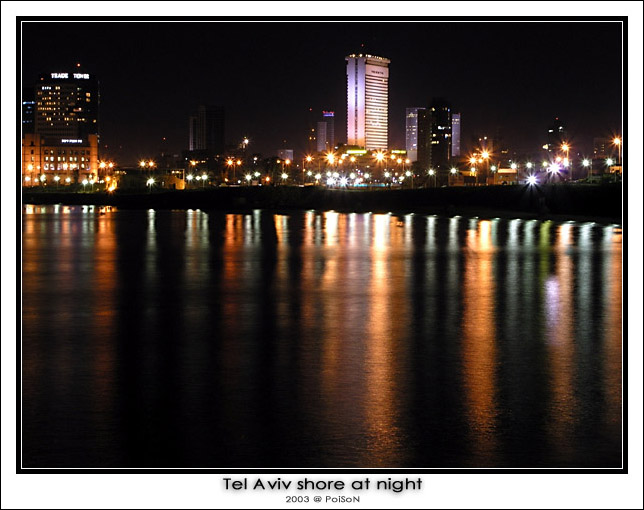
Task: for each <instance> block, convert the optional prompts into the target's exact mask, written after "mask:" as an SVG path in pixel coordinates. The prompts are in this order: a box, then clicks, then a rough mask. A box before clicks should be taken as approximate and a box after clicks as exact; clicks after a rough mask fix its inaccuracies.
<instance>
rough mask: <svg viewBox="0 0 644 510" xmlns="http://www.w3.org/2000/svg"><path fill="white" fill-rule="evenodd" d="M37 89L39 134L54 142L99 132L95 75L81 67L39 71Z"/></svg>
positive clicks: (79, 138)
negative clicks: (53, 71) (67, 69)
mask: <svg viewBox="0 0 644 510" xmlns="http://www.w3.org/2000/svg"><path fill="white" fill-rule="evenodd" d="M35 89H36V95H35V100H36V104H35V107H36V108H35V119H34V120H35V130H34V131H35V132H36V134H39V135H42V136H43V137H46V138H47V139H48V142H50V143H54V144H57V143H61V140H86V139H87V136H88V135H98V83H97V81H96V79H95V78H94V76H92V75H90V74H88V73H84V72H80V71H79V72H71V73H70V72H66V73H62V72H57V73H46V74H42V75H40V77H39V79H38V82H37V83H36V87H35ZM65 143H69V142H65Z"/></svg>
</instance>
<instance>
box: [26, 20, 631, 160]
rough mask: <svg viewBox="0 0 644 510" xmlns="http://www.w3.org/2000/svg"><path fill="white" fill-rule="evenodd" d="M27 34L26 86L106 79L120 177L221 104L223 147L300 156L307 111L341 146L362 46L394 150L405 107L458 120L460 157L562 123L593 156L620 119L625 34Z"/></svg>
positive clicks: (69, 29) (558, 30) (540, 137)
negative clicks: (60, 74)
mask: <svg viewBox="0 0 644 510" xmlns="http://www.w3.org/2000/svg"><path fill="white" fill-rule="evenodd" d="M60 25H63V26H62V27H61V26H60ZM22 34H23V38H22V44H23V47H22V79H23V85H24V86H32V85H33V84H34V83H35V81H36V78H37V76H38V74H40V73H45V72H54V71H68V70H72V68H73V66H74V65H75V64H76V62H80V63H81V65H82V69H83V70H84V71H85V72H90V73H94V74H95V75H97V76H98V79H99V81H100V94H101V107H100V123H101V145H102V147H103V148H104V147H105V145H107V146H108V148H107V153H109V155H111V156H112V157H114V158H117V159H118V162H119V163H120V164H122V165H128V164H134V163H135V162H136V161H137V160H138V158H140V157H153V156H155V155H156V154H158V153H159V152H160V151H161V150H162V149H163V150H164V151H166V152H179V151H181V150H182V149H185V148H187V143H188V116H189V115H190V113H191V112H192V111H193V110H194V109H196V107H197V105H198V104H200V103H207V104H216V105H222V106H224V108H225V110H226V142H227V143H238V142H239V141H240V140H241V138H242V137H243V136H244V135H246V136H248V137H249V138H250V140H251V146H250V147H249V150H251V151H252V152H261V153H263V154H264V155H265V156H269V155H273V154H275V152H276V150H277V149H279V148H285V147H286V148H293V149H295V150H296V151H298V152H299V154H298V155H296V157H298V158H299V157H300V156H301V154H302V152H301V151H303V150H304V149H305V139H306V123H307V114H308V110H309V108H313V109H314V110H315V111H317V112H318V113H319V112H320V111H321V110H322V109H329V110H334V111H335V112H336V128H335V129H336V138H338V140H339V141H344V140H345V139H346V83H345V80H346V77H345V61H344V57H345V56H346V55H348V54H350V53H354V52H359V51H361V44H364V49H363V51H364V52H367V53H371V54H375V55H379V56H384V57H387V58H389V59H391V64H390V82H389V94H390V99H389V118H390V121H389V130H390V135H389V138H390V148H394V147H402V148H404V145H405V138H404V127H405V108H406V107H409V106H426V105H428V103H429V101H430V99H431V97H434V96H439V97H444V98H446V99H448V100H449V101H451V103H452V105H453V107H454V111H460V112H461V114H462V121H461V123H462V134H461V140H462V146H463V147H464V148H465V149H467V148H469V147H470V145H471V144H470V139H471V137H473V136H478V135H489V136H494V135H495V134H496V133H497V132H498V133H499V134H500V135H501V136H503V137H504V139H505V142H506V145H508V146H509V147H510V148H512V149H514V150H516V151H518V152H534V151H537V150H538V149H539V148H540V146H541V145H542V144H543V143H545V132H546V130H547V127H548V126H549V125H550V124H552V122H553V120H554V118H555V117H559V118H560V119H562V120H563V122H564V123H565V125H566V127H567V129H568V132H569V136H570V139H571V142H572V144H573V147H574V148H575V149H576V151H579V152H581V153H584V154H589V151H590V150H591V148H592V138H593V137H595V136H610V135H611V134H614V133H618V132H620V128H619V126H620V124H621V120H622V117H621V101H622V81H621V80H622V78H621V77H622V72H621V71H622V70H621V59H622V55H621V24H620V23H618V22H586V23H583V22H519V21H513V22H505V23H492V22H465V23H453V22H434V23H429V22H418V21H414V22H387V23H384V22H357V21H345V22H319V21H316V22H304V21H293V22H288V23H286V22H273V21H263V22H259V21H258V22H209V21H208V22H183V23H181V22H149V21H145V22H73V23H72V22H25V23H23V25H22ZM164 137H165V138H166V141H165V142H164V141H163V138H164ZM284 140H286V142H285V143H284Z"/></svg>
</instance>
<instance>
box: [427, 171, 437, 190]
mask: <svg viewBox="0 0 644 510" xmlns="http://www.w3.org/2000/svg"><path fill="white" fill-rule="evenodd" d="M428 173H429V176H430V177H433V178H434V188H435V187H436V170H434V169H433V168H430V169H429V172H428Z"/></svg>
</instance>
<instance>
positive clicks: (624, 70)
mask: <svg viewBox="0 0 644 510" xmlns="http://www.w3.org/2000/svg"><path fill="white" fill-rule="evenodd" d="M37 21H42V22H79V21H83V22H134V23H137V22H138V23H141V22H160V21H167V22H211V23H213V22H233V21H234V22H245V23H250V22H333V21H335V22H352V23H361V22H403V21H406V22H418V23H422V22H439V21H445V22H448V21H449V22H455V23H456V22H512V21H517V22H581V23H585V22H593V21H600V22H621V23H622V73H621V77H620V78H621V80H622V147H623V149H622V150H623V152H622V165H623V166H626V167H627V166H628V163H627V161H628V143H627V140H628V16H606V17H602V16H463V17H456V16H435V17H427V16H421V17H411V16H386V17H384V16H364V17H363V16H360V17H356V16H298V15H294V16H285V15H283V16H249V17H243V16H203V17H200V16H149V17H148V16H146V17H143V16H16V98H17V99H18V100H17V101H16V126H17V130H16V134H17V136H16V162H17V165H16V166H17V185H16V208H17V215H16V234H17V236H16V238H17V239H18V240H19V242H17V243H16V282H20V286H18V285H16V303H17V304H19V305H20V306H18V307H17V311H16V332H19V334H17V335H16V353H17V355H16V474H231V473H234V474H263V473H278V474H298V473H307V474H308V473H315V474H326V473H334V474H356V473H362V474H364V473H366V474H392V473H396V474H398V473H400V474H402V473H405V474H406V473H410V474H479V473H480V474H628V334H627V333H628V306H627V302H628V256H627V254H628V228H627V225H628V193H625V190H627V189H628V186H627V182H628V172H626V173H625V172H622V179H623V180H622V225H623V228H622V232H623V236H622V413H623V414H622V467H621V468H543V469H538V468H469V469H468V468H454V469H448V468H290V469H282V468H203V469H201V468H186V469H181V468H157V469H151V468H112V469H110V468H61V469H56V468H23V467H21V463H22V456H21V453H22V452H21V440H22V435H21V431H22V428H21V405H20V404H21V397H22V391H21V389H22V388H21V377H20V376H21V369H22V364H21V361H22V306H21V305H22V290H21V289H22V179H21V164H22V135H21V133H22V120H21V118H22V107H21V101H20V97H21V95H22V92H21V91H22V70H21V61H22V52H21V50H22V45H21V39H22V27H21V24H22V23H23V22H37Z"/></svg>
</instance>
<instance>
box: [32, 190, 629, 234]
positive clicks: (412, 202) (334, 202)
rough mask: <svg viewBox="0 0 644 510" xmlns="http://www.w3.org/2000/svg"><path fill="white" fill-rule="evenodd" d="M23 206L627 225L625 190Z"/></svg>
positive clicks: (372, 193)
mask: <svg viewBox="0 0 644 510" xmlns="http://www.w3.org/2000/svg"><path fill="white" fill-rule="evenodd" d="M22 204H33V205H53V204H64V205H94V206H98V207H102V206H114V207H118V208H120V209H181V210H187V209H201V210H205V211H220V212H230V213H235V212H239V213H243V212H246V211H249V210H255V209H263V210H273V211H276V212H278V211H297V210H316V211H337V212H347V213H350V212H355V213H367V212H372V213H397V214H409V213H417V214H427V215H432V214H435V215H441V216H455V215H462V216H480V217H484V218H495V217H505V218H507V217H514V218H516V217H519V218H523V219H539V220H554V221H595V222H598V223H618V224H622V223H623V216H622V186H621V185H620V184H616V185H597V186H593V185H572V186H571V185H566V184H556V185H546V186H539V187H528V186H496V187H485V188H483V187H481V188H465V187H459V188H456V187H453V188H421V189H396V190H342V189H326V188H314V187H303V188H300V187H287V186H283V187H282V186H276V187H239V188H237V187H230V188H212V189H205V190H186V191H183V190H182V191H153V192H151V193H146V192H136V191H127V190H117V192H115V193H106V192H94V193H91V192H90V193H84V192H65V191H62V192H60V191H50V190H46V191H43V190H36V191H32V190H24V189H23V191H22Z"/></svg>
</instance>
